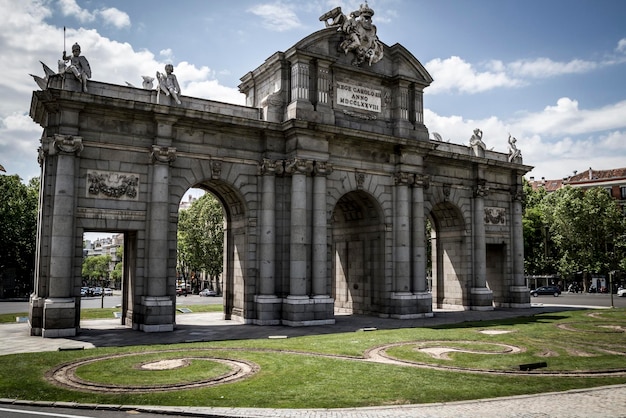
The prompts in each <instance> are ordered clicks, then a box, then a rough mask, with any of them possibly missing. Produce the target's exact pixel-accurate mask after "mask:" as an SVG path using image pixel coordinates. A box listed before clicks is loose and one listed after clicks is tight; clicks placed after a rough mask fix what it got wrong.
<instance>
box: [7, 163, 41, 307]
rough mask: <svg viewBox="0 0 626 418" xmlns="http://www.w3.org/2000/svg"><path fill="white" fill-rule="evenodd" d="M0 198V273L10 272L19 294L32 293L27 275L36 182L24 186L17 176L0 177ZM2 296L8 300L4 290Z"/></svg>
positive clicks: (32, 247)
mask: <svg viewBox="0 0 626 418" xmlns="http://www.w3.org/2000/svg"><path fill="white" fill-rule="evenodd" d="M0 196H2V198H1V199H0V225H2V240H1V241H0V242H1V244H0V245H1V246H2V248H0V273H3V272H5V271H7V270H8V269H11V270H13V271H14V272H15V276H16V284H15V285H16V286H17V287H19V289H20V292H24V291H26V292H28V291H30V290H31V289H32V284H31V272H32V271H33V269H34V265H35V242H36V235H37V209H38V202H39V178H34V179H32V180H31V181H30V182H29V183H28V185H26V184H24V183H22V181H21V179H20V177H19V176H17V175H11V176H8V175H0ZM11 291H13V290H12V289H11ZM4 293H5V294H4V295H0V296H10V295H8V294H6V289H5V291H4ZM15 296H17V295H15Z"/></svg>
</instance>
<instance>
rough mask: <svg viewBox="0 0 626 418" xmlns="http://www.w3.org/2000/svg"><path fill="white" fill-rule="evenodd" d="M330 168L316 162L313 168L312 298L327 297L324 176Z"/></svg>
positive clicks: (328, 165) (323, 163) (325, 164)
mask: <svg viewBox="0 0 626 418" xmlns="http://www.w3.org/2000/svg"><path fill="white" fill-rule="evenodd" d="M331 170H332V167H331V165H330V164H327V163H325V162H319V161H317V162H316V163H315V166H314V167H313V172H314V174H315V176H314V177H313V257H312V260H313V261H312V264H313V266H312V272H311V276H312V279H313V295H314V297H322V298H327V297H328V286H327V278H328V248H327V242H328V236H327V234H328V230H327V229H328V228H327V223H326V176H327V175H328V174H329V173H330V171H331Z"/></svg>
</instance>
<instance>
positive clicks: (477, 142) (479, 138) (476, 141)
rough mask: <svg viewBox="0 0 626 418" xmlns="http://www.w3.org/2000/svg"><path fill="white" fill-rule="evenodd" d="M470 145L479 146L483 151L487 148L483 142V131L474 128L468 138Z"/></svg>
mask: <svg viewBox="0 0 626 418" xmlns="http://www.w3.org/2000/svg"><path fill="white" fill-rule="evenodd" d="M470 147H478V148H481V149H482V150H483V151H484V150H485V149H487V146H486V145H485V143H484V142H483V131H481V130H480V129H478V128H476V129H474V133H473V134H472V137H471V138H470Z"/></svg>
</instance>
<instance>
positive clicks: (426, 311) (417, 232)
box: [411, 174, 433, 317]
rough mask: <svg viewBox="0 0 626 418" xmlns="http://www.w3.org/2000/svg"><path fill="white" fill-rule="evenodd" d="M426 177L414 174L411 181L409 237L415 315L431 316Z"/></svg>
mask: <svg viewBox="0 0 626 418" xmlns="http://www.w3.org/2000/svg"><path fill="white" fill-rule="evenodd" d="M426 187H428V178H427V177H426V176H423V175H421V174H416V175H415V179H414V182H413V189H412V192H413V193H412V201H411V225H412V228H411V238H412V240H411V241H412V245H411V248H412V250H413V252H412V254H411V256H412V280H413V286H412V287H413V294H414V295H415V296H416V297H417V315H418V316H422V317H432V316H433V306H432V294H431V293H430V292H428V283H427V280H426V261H427V260H426V240H425V236H424V234H425V228H424V222H425V219H424V188H426Z"/></svg>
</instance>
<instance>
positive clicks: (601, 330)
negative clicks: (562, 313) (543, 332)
mask: <svg viewBox="0 0 626 418" xmlns="http://www.w3.org/2000/svg"><path fill="white" fill-rule="evenodd" d="M557 327H558V328H560V329H564V330H566V331H574V332H590V333H595V334H615V333H625V332H626V328H624V327H623V326H622V325H618V324H612V323H610V322H567V323H565V324H557Z"/></svg>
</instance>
